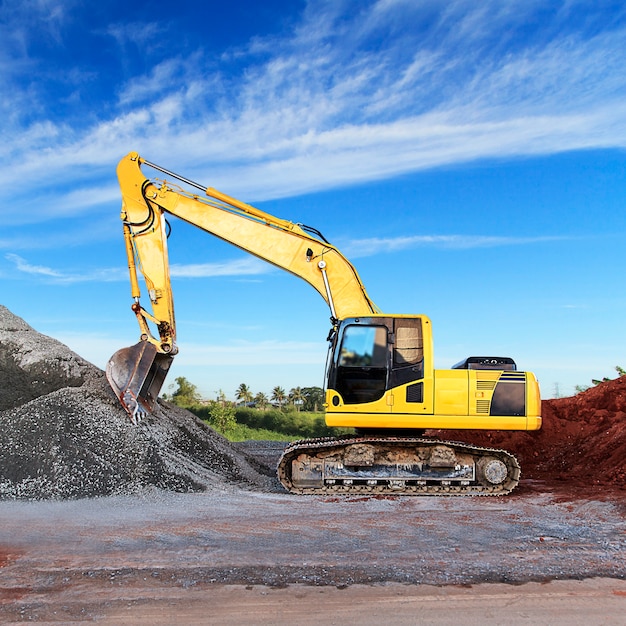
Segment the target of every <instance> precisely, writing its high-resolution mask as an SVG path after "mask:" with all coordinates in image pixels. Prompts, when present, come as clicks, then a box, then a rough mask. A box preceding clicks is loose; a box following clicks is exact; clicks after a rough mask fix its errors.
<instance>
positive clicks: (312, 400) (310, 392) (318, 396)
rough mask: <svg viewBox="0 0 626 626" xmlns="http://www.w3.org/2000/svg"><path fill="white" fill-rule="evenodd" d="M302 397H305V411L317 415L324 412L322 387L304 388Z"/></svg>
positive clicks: (303, 407) (303, 406)
mask: <svg viewBox="0 0 626 626" xmlns="http://www.w3.org/2000/svg"><path fill="white" fill-rule="evenodd" d="M302 395H303V396H304V404H303V405H302V409H303V410H304V411H310V412H312V413H317V412H318V411H321V410H322V405H323V404H324V390H323V389H322V388H321V387H304V389H302Z"/></svg>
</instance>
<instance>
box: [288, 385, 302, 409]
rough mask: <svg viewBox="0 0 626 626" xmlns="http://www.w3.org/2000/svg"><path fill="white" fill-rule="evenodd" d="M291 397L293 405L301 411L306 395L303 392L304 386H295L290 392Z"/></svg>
mask: <svg viewBox="0 0 626 626" xmlns="http://www.w3.org/2000/svg"><path fill="white" fill-rule="evenodd" d="M289 399H290V400H291V402H292V403H293V405H294V406H295V407H296V410H297V411H298V412H299V411H300V406H301V404H302V403H303V402H304V395H303V393H302V388H301V387H294V388H293V389H292V390H291V391H290V392H289Z"/></svg>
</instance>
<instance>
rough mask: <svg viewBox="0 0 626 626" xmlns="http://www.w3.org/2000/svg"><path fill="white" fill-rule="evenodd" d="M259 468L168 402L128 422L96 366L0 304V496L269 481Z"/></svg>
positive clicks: (78, 495)
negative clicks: (134, 424)
mask: <svg viewBox="0 0 626 626" xmlns="http://www.w3.org/2000/svg"><path fill="white" fill-rule="evenodd" d="M259 468H260V466H259V465H258V464H256V463H255V461H254V460H252V459H251V458H250V457H248V456H246V455H245V454H244V453H243V452H242V451H241V450H239V449H238V448H237V447H236V446H233V445H232V444H230V443H229V442H228V441H227V440H226V439H225V438H223V437H222V436H221V435H219V434H218V433H216V432H215V431H214V430H212V429H211V428H210V427H208V426H207V425H206V424H205V423H204V422H202V421H200V420H198V419H197V418H196V417H195V416H194V415H192V414H191V413H189V412H188V411H185V410H184V409H181V408H179V407H176V406H174V405H170V404H168V403H164V402H160V403H159V405H158V407H157V409H156V410H155V412H154V414H153V415H150V416H148V417H146V418H145V419H144V420H143V421H142V423H141V424H140V425H139V426H133V425H132V424H131V422H130V420H129V419H128V416H127V414H126V412H125V411H124V409H123V408H122V407H121V405H120V404H119V402H118V400H117V398H116V396H115V394H114V393H113V392H112V391H111V389H110V387H109V385H108V382H107V380H106V377H105V375H104V372H103V371H102V370H100V369H99V368H97V367H95V366H94V365H93V364H91V363H89V362H88V361H85V360H84V359H82V358H81V357H80V356H78V355H77V354H75V353H74V352H72V351H71V350H70V349H69V348H68V347H67V346H65V345H64V344H62V343H60V342H59V341H57V340H55V339H52V338H50V337H47V336H45V335H42V334H40V333H38V332H37V331H35V330H34V329H33V328H31V327H30V326H29V325H28V324H27V323H26V322H25V321H24V320H22V319H21V318H19V317H17V316H16V315H14V314H13V313H11V312H10V311H9V310H8V309H7V308H6V307H3V306H2V305H0V499H71V498H83V497H97V496H106V495H113V494H124V495H126V494H137V493H142V492H145V491H147V490H150V489H163V490H169V491H184V492H186V491H204V490H207V489H211V488H218V489H224V488H227V487H229V486H237V487H243V488H248V487H253V488H261V489H266V488H270V487H271V485H272V484H273V483H272V481H273V479H272V478H270V477H268V476H266V475H263V474H262V473H260V472H259V471H258V470H259Z"/></svg>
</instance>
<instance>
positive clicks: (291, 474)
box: [277, 436, 520, 496]
mask: <svg viewBox="0 0 626 626" xmlns="http://www.w3.org/2000/svg"><path fill="white" fill-rule="evenodd" d="M277 471H278V478H279V480H280V482H281V483H282V485H283V486H284V487H285V489H287V490H288V491H289V492H291V493H297V494H336V493H344V494H350V493H359V494H402V495H450V496H453V495H454V496H500V495H505V494H508V493H510V492H511V491H512V490H513V489H514V488H515V487H516V486H517V484H518V483H519V477H520V466H519V464H518V462H517V459H516V458H515V457H514V456H513V455H512V454H510V453H508V452H506V451H505V450H497V449H492V448H483V447H478V446H472V445H469V444H466V443H460V442H454V441H442V440H439V439H431V438H422V437H408V438H407V437H369V436H367V437H358V436H357V437H342V438H323V439H305V440H302V441H296V442H294V443H291V444H289V445H288V446H287V448H285V450H284V452H283V454H282V456H281V458H280V460H279V462H278V468H277Z"/></svg>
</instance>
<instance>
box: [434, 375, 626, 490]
mask: <svg viewBox="0 0 626 626" xmlns="http://www.w3.org/2000/svg"><path fill="white" fill-rule="evenodd" d="M542 416H543V426H542V429H541V430H540V431H537V432H504V431H500V432H491V431H490V432H485V431H471V432H469V431H454V432H451V431H445V432H444V431H441V432H438V433H437V434H438V435H440V436H441V437H442V438H446V439H458V440H460V441H467V442H471V443H474V444H477V445H485V446H491V447H497V448H503V449H505V450H508V451H509V452H512V453H513V454H515V456H516V457H517V458H518V459H519V461H520V465H521V466H522V477H523V478H524V479H532V480H541V481H546V482H552V481H567V482H568V483H570V484H571V485H572V486H574V487H575V486H577V485H580V486H586V485H604V486H607V487H609V486H611V487H617V488H626V376H622V377H621V378H618V379H616V380H611V381H608V382H604V383H601V384H599V385H597V386H596V387H592V388H591V389H589V390H587V391H585V392H583V393H580V394H578V395H576V396H572V397H570V398H559V399H555V400H544V401H543V403H542Z"/></svg>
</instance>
